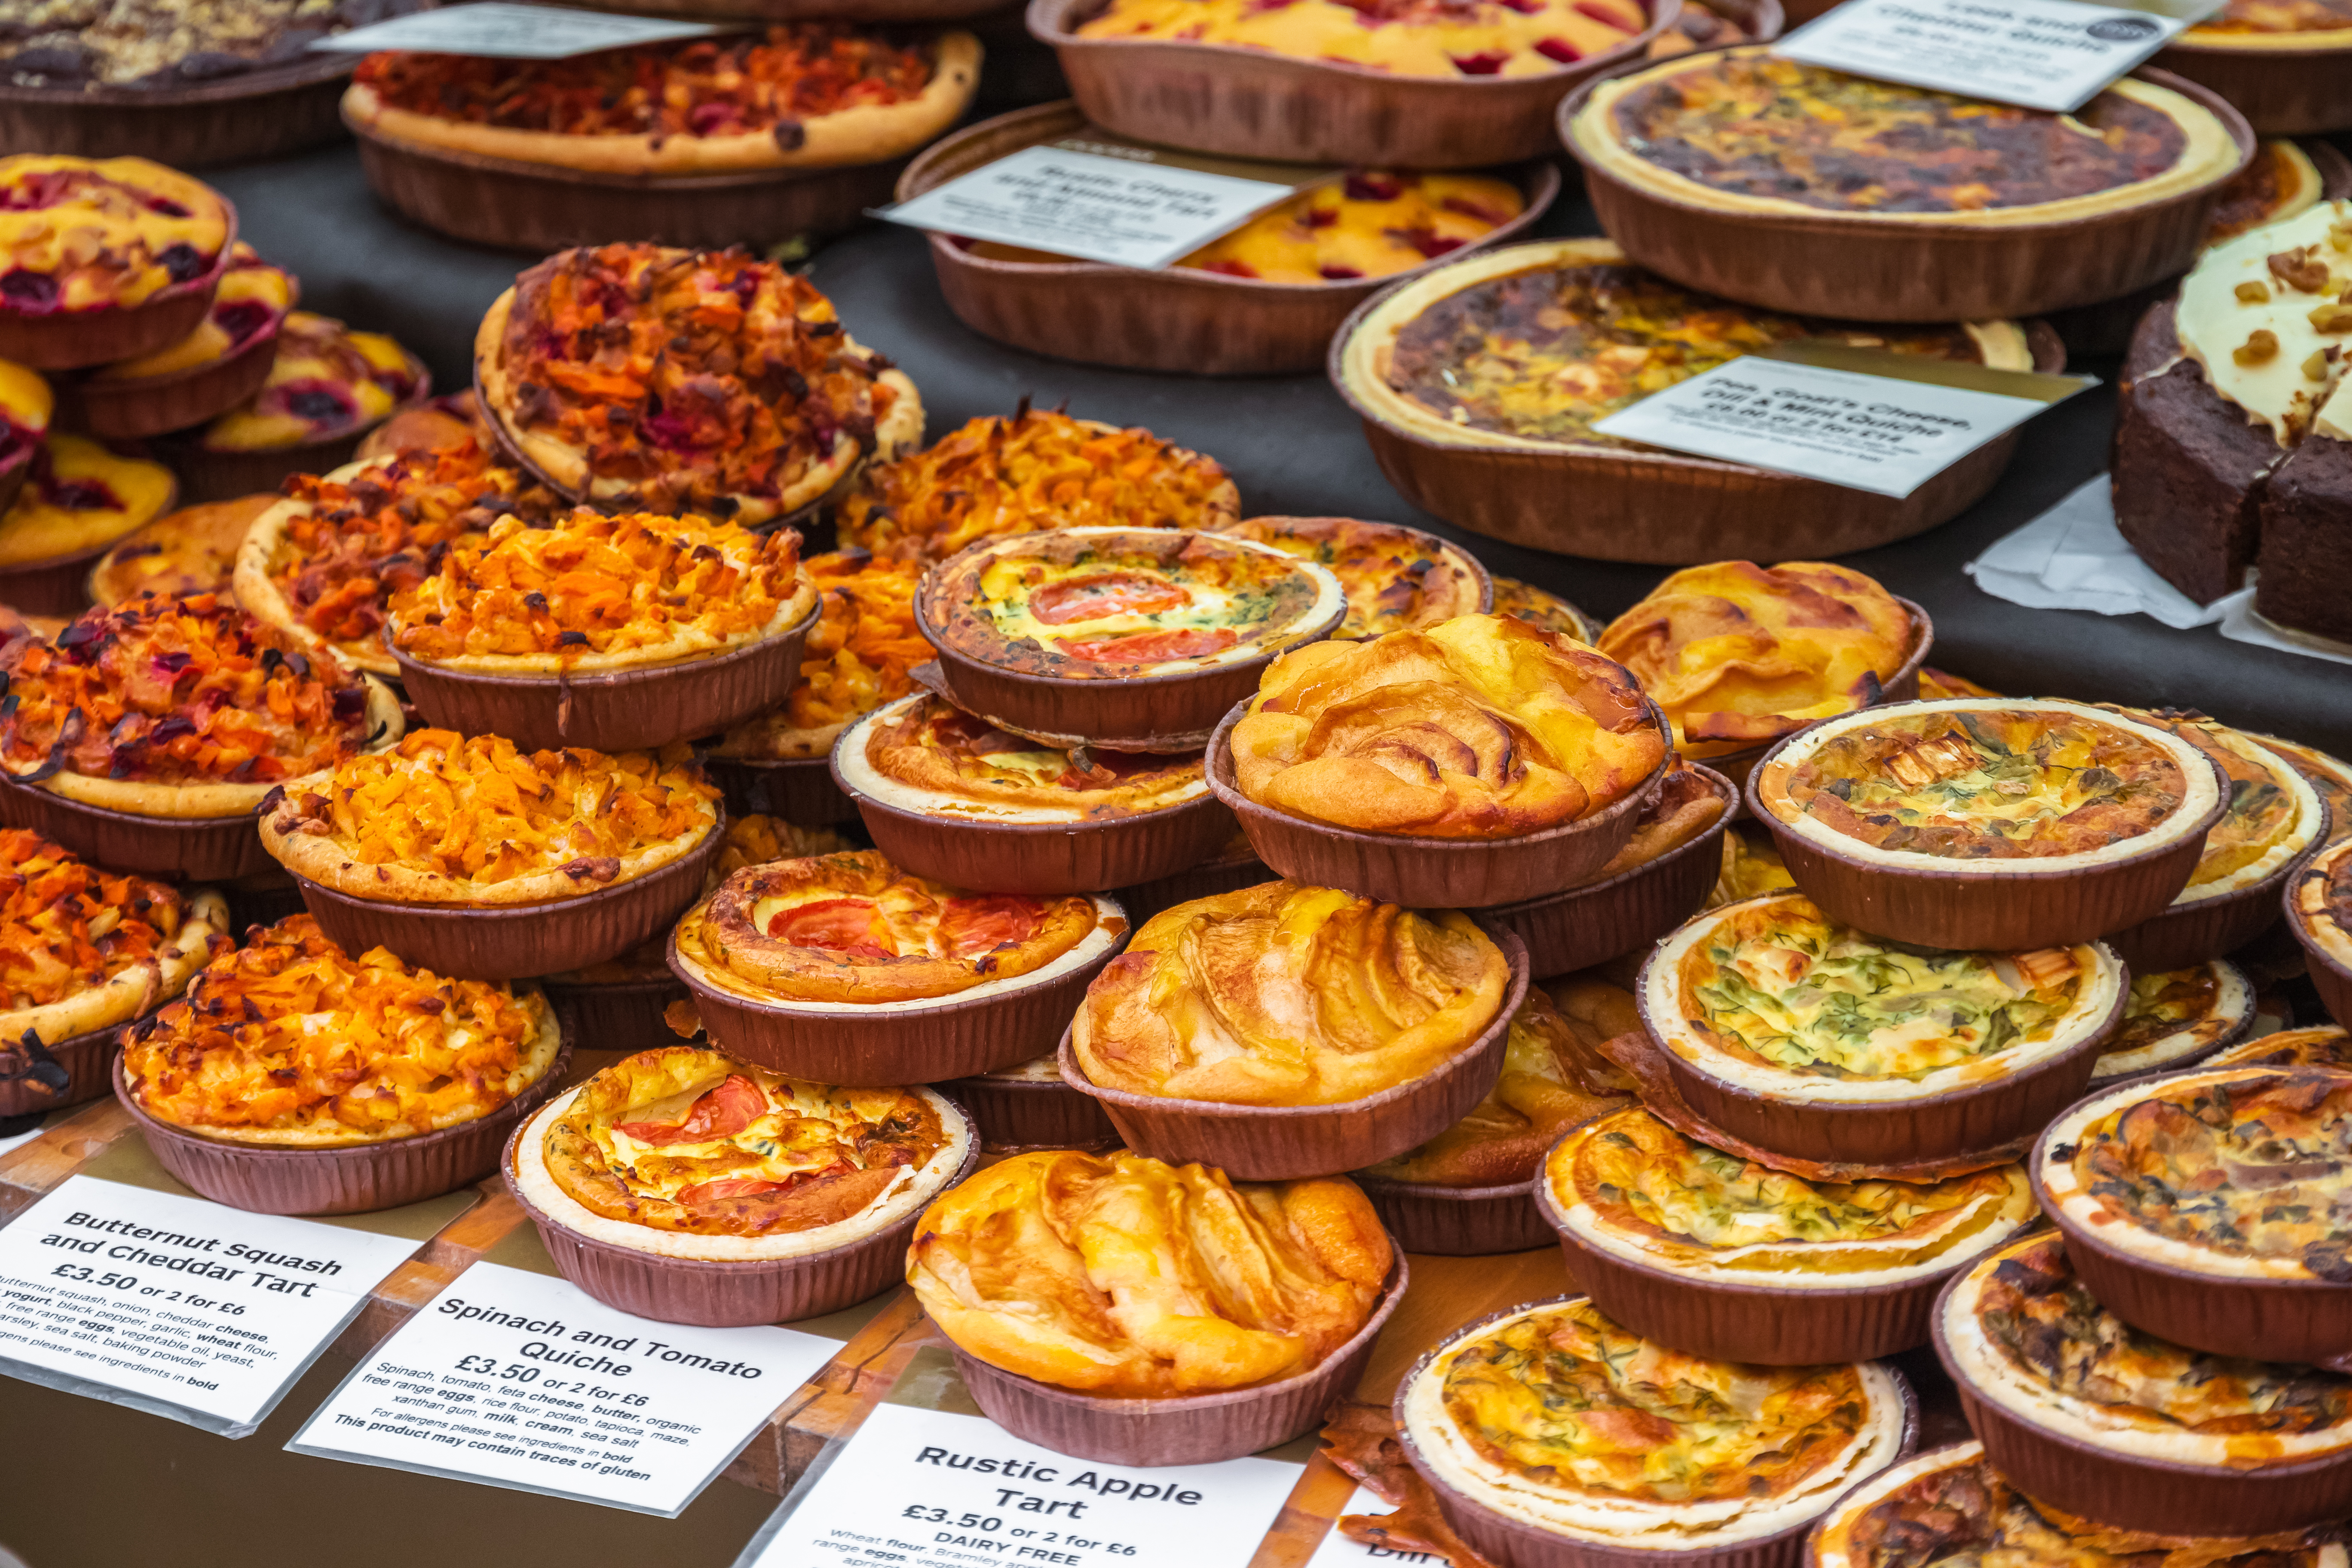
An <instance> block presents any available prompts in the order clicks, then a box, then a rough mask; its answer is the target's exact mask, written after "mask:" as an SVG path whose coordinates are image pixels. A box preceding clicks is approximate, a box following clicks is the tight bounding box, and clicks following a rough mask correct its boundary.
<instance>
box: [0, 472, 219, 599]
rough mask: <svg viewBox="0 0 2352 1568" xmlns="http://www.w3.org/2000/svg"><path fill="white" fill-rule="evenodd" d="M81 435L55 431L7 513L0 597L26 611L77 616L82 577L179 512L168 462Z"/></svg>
mask: <svg viewBox="0 0 2352 1568" xmlns="http://www.w3.org/2000/svg"><path fill="white" fill-rule="evenodd" d="M137 449H138V448H136V447H125V448H124V449H123V450H122V451H121V452H117V451H114V450H111V449H110V448H109V447H104V446H102V445H100V443H98V442H96V441H92V440H90V439H89V438H88V437H82V436H67V435H52V436H50V437H48V438H47V440H45V441H43V442H42V443H41V447H40V450H39V451H37V452H36V453H35V454H34V455H33V458H32V462H31V464H30V466H29V467H28V468H27V469H26V475H25V483H24V488H23V489H19V490H18V491H17V492H16V500H15V502H14V503H13V504H11V505H10V506H9V507H8V508H7V510H5V512H0V598H5V600H6V602H7V603H9V604H11V605H15V606H16V608H17V609H19V610H25V611H29V612H32V613H35V614H43V615H68V616H69V615H72V614H73V613H74V612H75V611H77V610H79V608H81V606H82V605H83V604H84V603H86V602H87V601H86V600H85V599H84V598H83V596H82V593H83V577H84V574H86V573H87V572H88V571H89V567H90V565H91V563H93V562H94V561H95V560H96V559H97V558H98V557H99V556H100V555H102V554H104V553H105V552H106V551H107V550H108V548H109V547H110V546H111V545H113V544H115V543H116V542H119V541H120V540H121V539H122V538H123V536H124V535H126V534H129V533H131V532H133V531H136V530H138V529H141V528H143V527H145V526H146V525H147V524H148V523H151V522H152V521H155V520H156V519H157V518H159V517H161V516H163V514H164V513H165V512H167V511H169V510H172V503H173V500H176V499H177V498H178V496H179V485H178V483H177V481H175V480H174V479H173V477H172V470H171V469H169V468H165V467H164V466H163V464H161V463H152V462H149V461H147V460H146V459H145V458H138V457H132V456H129V455H128V454H129V453H131V452H133V451H136V450H137Z"/></svg>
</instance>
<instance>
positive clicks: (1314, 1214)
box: [907, 1150, 1393, 1399]
mask: <svg viewBox="0 0 2352 1568" xmlns="http://www.w3.org/2000/svg"><path fill="white" fill-rule="evenodd" d="M1392 1261H1393V1255H1392V1253H1391V1248H1390V1246H1389V1238H1388V1237H1387V1235H1386V1234H1385V1233H1384V1232H1383V1231H1382V1230H1381V1224H1380V1220H1379V1219H1378V1217H1377V1216H1375V1215H1373V1213H1372V1209H1371V1205H1370V1203H1368V1202H1367V1201H1366V1200H1365V1198H1364V1194H1362V1193H1361V1192H1360V1191H1358V1190H1357V1188H1356V1186H1355V1184H1353V1183H1351V1182H1349V1181H1346V1180H1344V1179H1342V1178H1339V1177H1336V1176H1334V1177H1324V1178H1318V1179H1316V1180H1312V1181H1303V1182H1282V1183H1245V1182H1234V1181H1232V1180H1229V1179H1228V1178H1227V1177H1226V1175H1225V1173H1223V1172H1222V1171H1216V1170H1212V1169H1211V1168H1209V1167H1208V1166H1205V1165H1170V1164H1166V1163H1162V1162H1160V1161H1158V1160H1153V1159H1150V1158H1147V1157H1146V1156H1144V1155H1141V1154H1130V1153H1128V1152H1124V1151H1121V1152H1117V1153H1111V1154H1104V1155H1095V1154H1085V1153H1079V1152H1076V1151H1071V1150H1058V1151H1048V1152H1040V1153H1030V1154H1016V1155H1013V1157H1012V1158H1010V1159H1008V1160H1005V1161H1003V1162H1002V1163H998V1164H996V1165H993V1166H991V1167H990V1168H989V1169H987V1170H985V1171H982V1172H981V1173H978V1174H977V1175H974V1176H972V1177H971V1179H969V1180H968V1181H965V1182H964V1183H962V1184H960V1185H958V1186H956V1187H954V1188H953V1189H951V1190H950V1191H949V1192H948V1193H947V1194H945V1195H944V1196H942V1197H941V1198H940V1200H939V1201H938V1202H936V1203H934V1204H933V1205H931V1206H930V1208H929V1209H928V1210H927V1211H925V1213H924V1215H923V1217H922V1220H921V1222H920V1223H919V1225H918V1226H916V1230H915V1241H914V1245H913V1247H910V1248H908V1253H907V1282H908V1284H909V1285H911V1286H913V1287H914V1289H915V1294H916V1296H917V1297H918V1298H919V1299H920V1300H921V1301H922V1303H923V1308H924V1310H926V1311H928V1312H929V1314H930V1316H931V1321H933V1322H935V1323H937V1324H938V1325H939V1327H940V1331H941V1332H942V1333H944V1334H946V1335H947V1337H948V1338H949V1339H950V1340H952V1341H954V1342H956V1344H957V1345H958V1346H960V1347H961V1348H962V1349H963V1350H964V1351H966V1352H970V1353H971V1355H973V1356H976V1357H978V1358H979V1359H980V1360H981V1361H983V1362H985V1363H988V1364H989V1365H991V1366H993V1367H997V1368H1000V1369H1002V1370H1003V1371H1005V1372H1010V1373H1016V1374H1018V1375H1020V1376H1023V1377H1027V1378H1034V1379H1035V1380H1036V1381H1037V1382H1040V1383H1045V1384H1052V1385H1054V1386H1055V1387H1058V1388H1068V1389H1076V1390H1079V1391H1081V1392H1083V1393H1087V1394H1096V1395H1098V1396H1101V1397H1103V1398H1108V1399H1164V1398H1169V1397H1172V1396H1181V1395H1184V1394H1213V1393H1222V1392H1224V1391H1227V1390H1232V1389H1243V1388H1254V1387H1257V1386H1260V1385H1263V1384H1271V1383H1278V1382H1281V1381H1282V1380H1284V1379H1286V1378H1290V1377H1296V1376H1297V1375H1299V1374H1300V1373H1306V1372H1308V1371H1311V1370H1312V1369H1313V1368H1315V1367H1316V1366H1317V1365H1318V1364H1319V1363H1322V1362H1323V1361H1325V1360H1326V1359H1328V1357H1329V1356H1330V1355H1331V1354H1332V1353H1333V1352H1337V1351H1338V1350H1339V1349H1340V1347H1342V1346H1343V1345H1345V1344H1347V1343H1348V1342H1349V1341H1350V1340H1352V1339H1354V1338H1355V1337H1356V1334H1357V1333H1358V1331H1360V1330H1361V1329H1362V1328H1363V1326H1364V1324H1365V1322H1366V1321H1368V1320H1369V1319H1370V1317H1371V1314H1372V1310H1373V1308H1374V1306H1375V1304H1376V1303H1377V1302H1378V1300H1379V1299H1380V1296H1381V1288H1382V1285H1383V1283H1384V1282H1385V1281H1386V1280H1387V1279H1388V1276H1389V1270H1390V1266H1391V1262H1392Z"/></svg>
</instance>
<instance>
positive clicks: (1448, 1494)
mask: <svg viewBox="0 0 2352 1568" xmlns="http://www.w3.org/2000/svg"><path fill="white" fill-rule="evenodd" d="M1581 1294H1582V1292H1578V1293H1577V1294H1575V1295H1567V1296H1554V1297H1551V1298H1550V1299H1549V1300H1543V1301H1527V1302H1522V1303H1520V1304H1519V1305H1518V1306H1516V1307H1505V1308H1503V1309H1501V1310H1499V1311H1493V1312H1489V1313H1487V1314H1486V1316H1485V1317H1483V1318H1480V1319H1479V1320H1477V1321H1475V1322H1472V1323H1465V1324H1464V1325H1463V1326H1462V1327H1460V1328H1458V1329H1455V1330H1454V1331H1453V1332H1451V1333H1449V1334H1447V1335H1446V1336H1445V1337H1444V1339H1442V1340H1440V1341H1439V1342H1437V1343H1436V1344H1435V1345H1434V1346H1433V1347H1431V1348H1430V1349H1429V1350H1427V1351H1425V1352H1423V1354H1422V1356H1421V1358H1420V1359H1419V1360H1418V1361H1416V1362H1414V1363H1412V1370H1411V1371H1410V1372H1408V1373H1405V1374H1404V1378H1403V1380H1402V1382H1400V1383H1399V1384H1397V1391H1396V1396H1395V1398H1394V1399H1393V1401H1391V1410H1392V1412H1393V1414H1394V1417H1395V1422H1396V1435H1397V1442H1398V1443H1399V1445H1401V1446H1402V1448H1403V1449H1404V1456H1405V1458H1406V1459H1407V1460H1408V1461H1409V1462H1410V1463H1411V1464H1412V1468H1413V1469H1414V1471H1415V1472H1417V1473H1418V1474H1419V1475H1420V1477H1421V1479H1423V1481H1424V1482H1426V1483H1427V1484H1428V1486H1429V1489H1430V1490H1431V1491H1432V1492H1433V1493H1434V1494H1435V1496H1436V1499H1437V1508H1438V1511H1439V1512H1440V1513H1442V1514H1443V1515H1444V1517H1445V1522H1446V1523H1448V1524H1450V1525H1452V1526H1453V1527H1454V1533H1456V1534H1457V1535H1459V1536H1461V1537H1462V1539H1463V1540H1464V1541H1465V1542H1467V1543H1468V1544H1469V1546H1470V1547H1471V1549H1472V1550H1474V1551H1475V1552H1477V1553H1478V1554H1479V1555H1480V1556H1482V1557H1484V1558H1486V1560H1487V1561H1488V1562H1489V1563H1495V1564H1496V1565H1497V1568H1797V1564H1798V1563H1801V1561H1802V1560H1803V1557H1804V1548H1805V1541H1806V1538H1807V1537H1808V1536H1809V1535H1810V1534H1811V1531H1812V1528H1813V1524H1814V1520H1811V1519H1808V1520H1806V1521H1803V1522H1802V1523H1801V1524H1795V1525H1791V1526H1790V1528H1788V1529H1787V1530H1784V1531H1779V1532H1778V1533H1776V1534H1772V1535H1767V1536H1763V1537H1760V1538H1759V1539H1757V1540H1753V1541H1741V1542H1733V1543H1731V1544H1729V1545H1727V1546H1723V1547H1717V1548H1714V1549H1696V1550H1692V1551H1685V1552H1666V1551H1655V1550H1650V1549H1646V1548H1642V1547H1612V1546H1604V1545H1602V1544H1601V1543H1600V1542H1592V1541H1580V1540H1577V1539H1575V1538H1573V1537H1570V1536H1566V1535H1559V1534H1555V1533H1554V1532H1552V1531H1548V1530H1544V1529H1542V1528H1540V1527H1539V1526H1537V1525H1533V1524H1528V1523H1527V1522H1525V1521H1520V1520H1516V1519H1513V1518H1511V1517H1510V1516H1509V1515H1508V1514H1506V1513H1504V1512H1502V1511H1501V1510H1497V1509H1493V1508H1489V1507H1488V1506H1486V1504H1485V1503H1482V1502H1480V1501H1478V1500H1475V1499H1474V1498H1472V1497H1470V1496H1469V1495H1467V1494H1466V1493H1465V1492H1463V1491H1461V1490H1460V1489H1457V1488H1456V1487H1454V1485H1453V1484H1452V1483H1450V1482H1448V1481H1447V1480H1446V1479H1444V1477H1442V1476H1440V1475H1439V1474H1438V1473H1437V1468H1436V1467H1435V1466H1434V1465H1433V1464H1431V1463H1430V1462H1429V1460H1428V1459H1426V1458H1423V1455H1422V1451H1421V1444H1420V1442H1419V1441H1418V1440H1417V1439H1416V1438H1415V1437H1414V1436H1413V1435H1412V1428H1411V1426H1408V1425H1407V1423H1406V1421H1405V1418H1404V1402H1405V1396H1406V1394H1408V1393H1409V1392H1410V1391H1411V1390H1412V1386H1413V1384H1416V1383H1417V1382H1419V1381H1420V1379H1421V1376H1422V1374H1423V1373H1424V1372H1425V1371H1427V1370H1428V1369H1429V1367H1430V1366H1431V1365H1432V1364H1433V1363H1434V1362H1435V1361H1436V1360H1437V1358H1438V1357H1439V1356H1441V1355H1443V1354H1444V1353H1445V1352H1446V1351H1448V1350H1450V1349H1452V1348H1453V1347H1454V1345H1456V1344H1458V1343H1460V1342H1462V1341H1463V1340H1465V1339H1467V1338H1468V1337H1470V1336H1471V1335H1473V1334H1475V1333H1476V1332H1477V1331H1479V1330H1481V1329H1483V1328H1485V1327H1486V1325H1487V1324H1489V1323H1492V1322H1496V1321H1499V1320H1501V1319H1504V1318H1513V1317H1517V1316H1518V1315H1519V1314H1520V1313H1522V1312H1525V1311H1527V1310H1528V1309H1529V1308H1532V1307H1550V1306H1559V1305H1562V1304H1564V1303H1566V1302H1570V1301H1573V1300H1578V1298H1579V1296H1580V1295H1581ZM1831 1359H1832V1361H1853V1360H1854V1359H1856V1358H1854V1357H1851V1356H1836V1357H1832V1358H1831ZM1882 1370H1884V1371H1885V1373H1886V1375H1887V1377H1888V1379H1889V1380H1890V1381H1892V1382H1893V1384H1894V1385H1895V1393H1896V1394H1897V1395H1898V1396H1899V1397H1900V1398H1901V1399H1902V1401H1903V1436H1902V1440H1901V1445H1900V1447H1898V1448H1897V1450H1896V1459H1897V1461H1898V1462H1899V1461H1900V1460H1901V1459H1902V1458H1905V1457H1907V1456H1908V1455H1909V1454H1910V1453H1911V1451H1912V1450H1913V1449H1914V1448H1915V1447H1917V1446H1918V1441H1919V1399H1918V1395H1917V1394H1916V1393H1915V1392H1913V1390H1912V1387H1911V1384H1910V1381H1909V1380H1908V1379H1907V1378H1906V1377H1905V1376H1904V1375H1903V1373H1901V1372H1900V1371H1898V1370H1897V1369H1895V1367H1892V1366H1888V1367H1885V1368H1883V1369H1882ZM1855 1479H1857V1480H1858V1479H1861V1478H1860V1477H1857V1478H1855ZM1823 1506H1824V1510H1826V1509H1827V1508H1828V1507H1830V1506H1833V1504H1832V1502H1830V1501H1829V1500H1825V1501H1824V1505H1823Z"/></svg>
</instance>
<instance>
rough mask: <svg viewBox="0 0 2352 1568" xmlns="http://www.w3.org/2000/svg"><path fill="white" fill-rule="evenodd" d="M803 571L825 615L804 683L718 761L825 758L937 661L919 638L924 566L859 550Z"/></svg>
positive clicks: (725, 747) (750, 724) (733, 734)
mask: <svg viewBox="0 0 2352 1568" xmlns="http://www.w3.org/2000/svg"><path fill="white" fill-rule="evenodd" d="M803 565H804V567H805V569H806V571H807V573H808V580H809V583H810V585H811V586H813V587H814V589H815V590H816V594H817V601H818V606H819V608H818V613H817V623H816V625H815V626H812V627H810V628H809V635H808V641H807V642H806V643H805V644H803V646H802V648H801V674H800V679H799V680H798V681H797V682H796V683H794V685H793V689H792V691H791V693H790V694H789V695H788V696H786V697H785V699H784V701H783V705H782V707H778V708H772V709H770V710H768V711H767V712H765V713H761V714H759V715H757V716H755V717H753V718H751V719H747V720H745V721H743V722H742V723H740V724H738V725H736V726H735V728H733V729H732V730H730V731H727V733H726V734H724V735H723V736H721V737H719V744H718V745H716V746H715V747H713V748H711V754H712V755H713V756H719V757H740V758H744V759H747V760H750V761H754V762H787V761H792V760H793V759H797V758H801V757H821V756H823V755H824V754H825V752H829V751H831V750H832V749H833V743H834V742H835V741H836V740H838V739H839V738H840V736H841V732H842V731H844V730H845V729H847V728H848V727H849V725H850V724H851V723H853V722H854V721H856V720H857V719H859V718H861V717H863V716H864V715H866V714H867V713H871V712H872V711H874V710H876V709H877V708H879V707H881V706H882V705H883V704H884V703H886V702H892V701H896V700H898V699H899V698H901V697H904V696H906V695H907V693H908V692H909V691H911V690H913V689H914V680H913V678H912V677H910V676H909V675H908V670H911V669H912V668H915V666H917V665H919V664H924V663H928V662H929V659H930V658H931V657H932V655H931V645H930V644H929V643H927V642H925V641H924V640H923V638H922V635H921V634H920V633H919V632H918V631H916V630H915V590H916V588H917V587H918V586H919V585H920V584H921V583H922V580H923V569H922V567H921V566H920V565H919V563H915V562H912V561H877V560H876V559H875V558H874V557H873V556H872V555H871V554H870V553H868V552H866V551H864V550H854V549H853V550H835V551H832V552H827V553H825V554H823V555H812V556H810V557H809V558H808V560H807V561H806V562H805V563H803Z"/></svg>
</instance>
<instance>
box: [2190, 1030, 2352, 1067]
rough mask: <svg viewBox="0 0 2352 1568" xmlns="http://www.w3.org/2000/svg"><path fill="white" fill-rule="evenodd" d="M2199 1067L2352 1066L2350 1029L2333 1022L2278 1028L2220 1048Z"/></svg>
mask: <svg viewBox="0 0 2352 1568" xmlns="http://www.w3.org/2000/svg"><path fill="white" fill-rule="evenodd" d="M2200 1067H2204V1068H2225V1067H2263V1068H2352V1029H2345V1028H2342V1027H2339V1026H2336V1025H2334V1024H2322V1025H2320V1026H2318V1027H2316V1028H2310V1029H2281V1030H2280V1031H2278V1033H2276V1034H2274V1035H2263V1036H2262V1037H2259V1038H2257V1039H2252V1040H2241V1041H2239V1042H2238V1043H2237V1044H2236V1045H2234V1046H2227V1047H2223V1048H2222V1049H2221V1050H2219V1051H2216V1052H2215V1053H2214V1054H2213V1055H2212V1056H2210V1057H2209V1058H2206V1059H2205V1060H2204V1061H2203V1062H2202V1063H2200Z"/></svg>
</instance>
